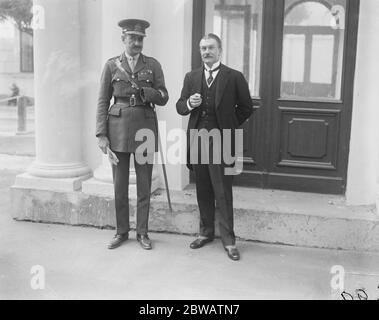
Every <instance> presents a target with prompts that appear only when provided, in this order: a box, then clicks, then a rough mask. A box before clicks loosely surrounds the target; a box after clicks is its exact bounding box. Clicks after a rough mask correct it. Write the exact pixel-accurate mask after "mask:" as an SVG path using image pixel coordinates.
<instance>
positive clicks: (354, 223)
mask: <svg viewBox="0 0 379 320" xmlns="http://www.w3.org/2000/svg"><path fill="white" fill-rule="evenodd" d="M233 190H234V191H233V194H234V224H235V233H236V236H237V237H238V238H239V239H243V240H251V241H259V242H265V243H275V244H286V245H292V246H303V247H317V248H333V249H344V250H357V251H375V252H379V216H378V213H377V210H376V207H375V206H348V205H346V203H345V199H344V197H343V196H335V195H321V194H313V193H301V192H291V191H278V190H261V189H252V188H242V187H234V189H233ZM11 196H12V214H13V218H14V219H16V220H30V221H36V222H47V223H62V224H69V225H83V226H93V227H100V228H114V227H115V214H114V199H113V197H112V196H110V195H98V194H97V195H96V194H86V193H83V192H81V191H76V192H59V191H51V190H35V189H27V188H24V187H22V186H17V184H15V185H14V186H13V187H12V188H11ZM171 201H172V207H173V212H170V210H169V208H168V204H167V199H166V192H165V191H164V190H162V189H159V190H158V191H157V192H155V193H154V194H153V195H152V198H151V211H150V220H149V229H150V230H152V231H160V232H170V233H178V234H190V235H194V234H196V233H197V232H198V225H199V212H198V206H197V203H196V194H195V188H194V186H193V185H190V186H189V188H187V189H186V190H184V191H172V192H171ZM135 203H136V199H135V198H134V197H131V198H130V217H131V218H130V219H131V227H132V228H134V227H135V211H136V206H135ZM216 225H217V224H216ZM216 234H218V230H217V228H216Z"/></svg>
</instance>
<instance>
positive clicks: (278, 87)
mask: <svg viewBox="0 0 379 320" xmlns="http://www.w3.org/2000/svg"><path fill="white" fill-rule="evenodd" d="M358 15H359V0H207V1H202V0H194V2H193V52H192V67H193V68H197V67H199V66H201V57H200V54H199V49H198V45H199V40H200V39H201V37H202V36H203V35H204V34H205V33H209V32H214V33H216V34H217V35H219V36H220V37H221V39H222V42H223V57H222V62H223V63H224V64H226V65H228V66H229V67H232V68H234V69H237V70H239V71H241V72H242V73H243V74H244V76H245V78H246V80H247V82H248V84H249V88H250V92H251V95H252V99H253V100H254V101H255V102H257V103H258V104H259V106H256V107H255V108H256V110H255V112H254V113H253V115H252V117H251V118H250V119H249V120H248V121H247V122H246V123H245V124H244V125H243V127H242V128H243V129H244V156H243V159H240V160H241V161H243V173H242V174H240V175H238V176H236V177H235V180H234V181H235V185H242V186H251V187H259V188H271V189H283V190H293V191H305V192H317V193H329V194H344V193H345V190H346V176H347V165H348V155H349V142H350V126H351V113H352V100H353V84H354V69H355V55H356V44H357V31H358V30H357V29H358Z"/></svg>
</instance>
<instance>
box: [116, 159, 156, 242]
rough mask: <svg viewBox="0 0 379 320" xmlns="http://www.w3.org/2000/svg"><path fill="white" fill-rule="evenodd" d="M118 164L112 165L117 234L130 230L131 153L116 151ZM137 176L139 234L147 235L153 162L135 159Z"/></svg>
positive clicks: (137, 226)
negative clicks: (140, 161) (143, 162)
mask: <svg viewBox="0 0 379 320" xmlns="http://www.w3.org/2000/svg"><path fill="white" fill-rule="evenodd" d="M115 154H116V156H117V158H118V159H119V162H118V164H117V165H116V166H115V165H112V172H113V184H114V193H115V207H116V230H117V234H124V233H127V232H129V230H130V225H129V192H128V191H129V165H130V155H131V153H126V152H115ZM134 167H135V170H136V177H137V223H136V231H137V234H141V235H146V234H147V232H148V221H149V209H150V194H151V178H152V172H153V164H148V163H146V164H138V163H137V162H136V160H135V159H134Z"/></svg>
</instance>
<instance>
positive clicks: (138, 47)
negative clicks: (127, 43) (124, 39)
mask: <svg viewBox="0 0 379 320" xmlns="http://www.w3.org/2000/svg"><path fill="white" fill-rule="evenodd" d="M141 48H142V47H141V46H133V49H141Z"/></svg>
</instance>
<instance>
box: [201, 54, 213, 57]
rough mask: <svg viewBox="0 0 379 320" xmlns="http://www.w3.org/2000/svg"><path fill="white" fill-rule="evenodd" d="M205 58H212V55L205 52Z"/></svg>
mask: <svg viewBox="0 0 379 320" xmlns="http://www.w3.org/2000/svg"><path fill="white" fill-rule="evenodd" d="M203 58H212V55H211V54H204V55H203Z"/></svg>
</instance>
